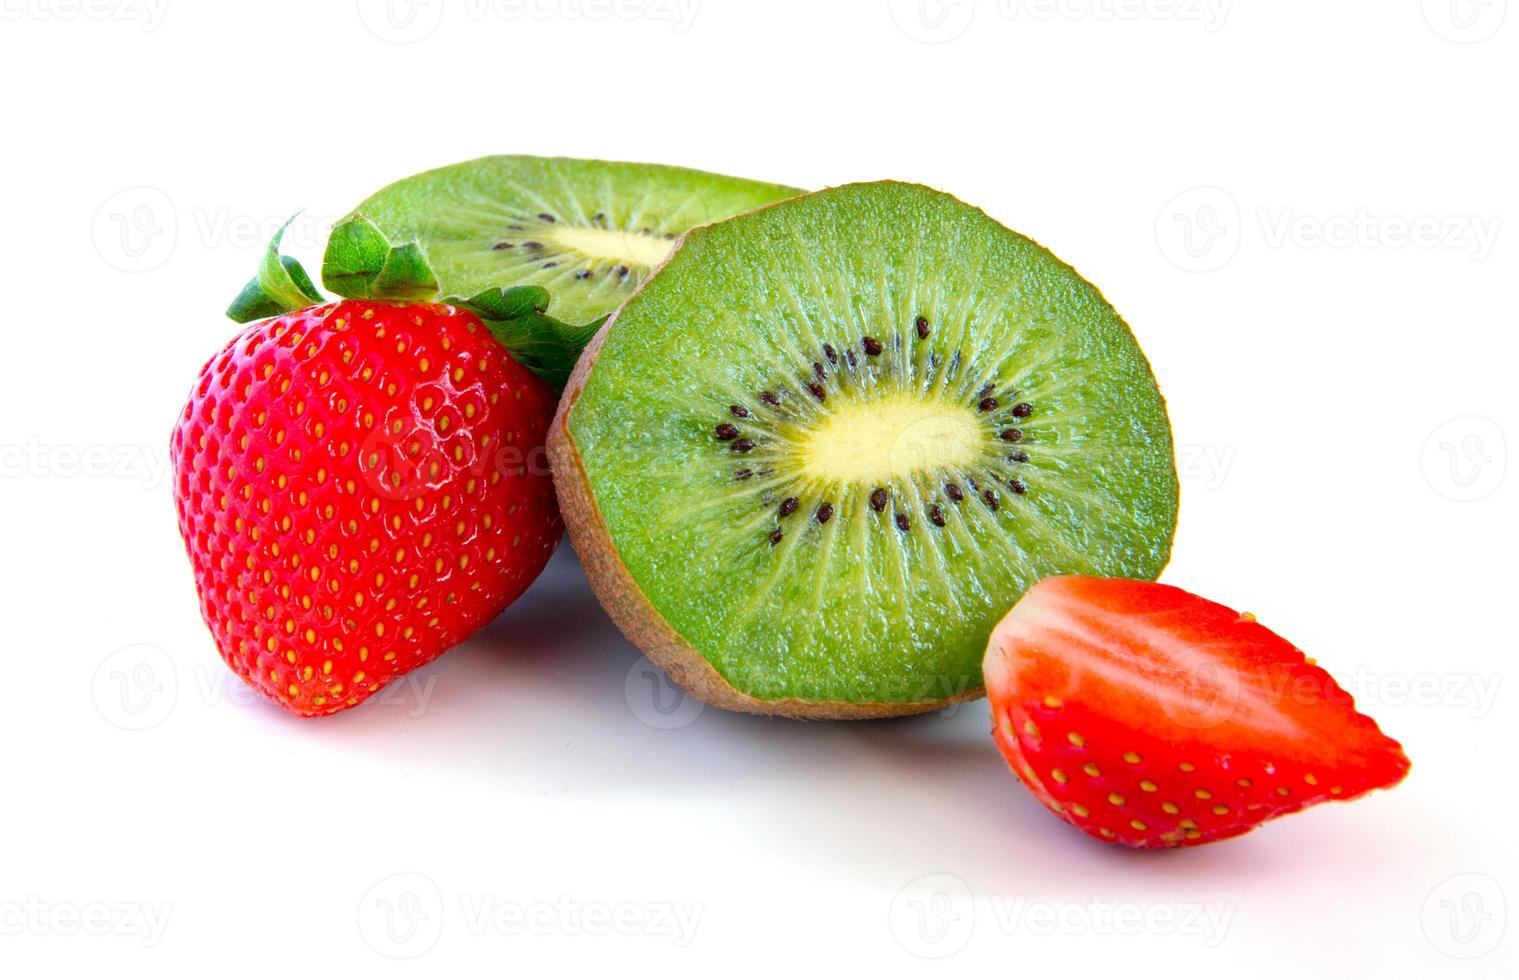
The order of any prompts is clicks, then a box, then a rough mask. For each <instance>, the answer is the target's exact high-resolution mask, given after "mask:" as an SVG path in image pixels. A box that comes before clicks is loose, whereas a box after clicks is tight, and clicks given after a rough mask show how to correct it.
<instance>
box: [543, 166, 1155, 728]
mask: <svg viewBox="0 0 1519 980" xmlns="http://www.w3.org/2000/svg"><path fill="white" fill-rule="evenodd" d="M549 453H550V458H551V461H552V463H553V467H554V474H555V481H556V486H557V488H558V492H559V498H560V505H561V508H562V510H563V512H564V516H565V522H566V525H567V527H568V528H569V531H570V536H571V541H572V542H573V544H574V546H575V549H576V551H577V552H578V553H579V555H580V556H581V559H582V562H583V564H584V565H585V567H586V571H587V574H588V577H589V578H590V580H591V584H592V586H593V588H594V589H595V590H596V592H597V595H598V596H599V597H600V598H601V600H602V602H603V604H604V605H605V606H606V607H607V609H608V610H609V612H610V613H611V615H612V617H613V619H614V620H615V621H616V622H617V624H618V625H619V627H621V628H622V630H623V631H624V632H625V633H626V634H627V635H628V637H629V638H630V639H631V640H632V641H633V642H634V643H635V644H637V645H638V646H640V647H641V648H642V649H643V650H644V651H645V652H646V653H647V654H648V655H649V656H650V658H651V659H653V660H654V661H655V662H657V663H659V664H660V665H661V666H662V667H664V669H665V670H666V671H667V672H668V673H669V674H670V675H671V677H672V679H673V680H674V681H675V682H676V683H678V684H680V685H681V686H683V687H684V688H686V689H687V690H688V691H690V692H691V693H693V694H695V695H696V696H698V697H700V698H702V699H703V700H705V701H708V702H709V703H712V704H715V705H718V706H721V707H725V708H733V709H738V710H744V711H752V712H757V713H769V714H781V715H792V716H797V717H809V718H863V717H882V716H887V715H898V714H910V713H915V712H920V711H926V710H931V709H933V708H936V707H939V706H942V705H944V704H948V703H951V702H954V701H958V700H964V699H967V698H973V697H978V696H980V695H981V694H982V693H983V692H984V688H983V684H982V678H981V671H980V654H981V652H982V650H983V649H984V646H985V642H986V637H987V635H988V633H989V631H990V630H991V628H992V626H993V625H994V624H995V623H996V621H997V619H998V618H999V617H1000V616H1001V615H1002V614H1003V613H1005V612H1006V610H1007V609H1008V608H1009V607H1010V606H1011V605H1012V604H1013V603H1014V602H1015V601H1016V600H1017V599H1018V598H1019V597H1020V596H1021V595H1022V594H1023V592H1024V591H1025V590H1027V589H1028V588H1029V587H1031V586H1032V585H1033V584H1034V583H1035V582H1037V581H1038V580H1039V579H1041V578H1043V577H1046V576H1049V575H1055V574H1064V573H1080V574H1087V575H1108V576H1122V577H1127V578H1141V579H1149V578H1154V577H1155V576H1156V575H1158V574H1159V573H1160V571H1161V569H1162V568H1163V567H1164V566H1165V564H1166V561H1167V560H1168V558H1169V555H1170V546H1171V539H1172V535H1173V533H1174V530H1175V522H1176V511H1177V480H1176V471H1175V465H1174V453H1173V448H1172V441H1171V431H1170V424H1169V421H1168V419H1167V416H1166V410H1165V404H1164V401H1163V400H1162V398H1161V396H1160V392H1159V390H1158V389H1157V387H1156V384H1155V381H1154V378H1153V376H1152V375H1151V372H1150V368H1149V364H1148V363H1147V361H1146V360H1145V358H1144V355H1143V354H1142V353H1141V352H1140V350H1139V347H1138V345H1137V344H1136V343H1135V341H1134V338H1133V335H1132V334H1131V333H1130V331H1129V329H1128V327H1127V326H1126V325H1125V324H1124V322H1123V320H1122V319H1120V318H1119V316H1118V314H1117V313H1116V312H1114V310H1113V308H1112V307H1111V306H1110V305H1109V304H1108V303H1107V302H1106V301H1105V300H1104V299H1103V297H1102V296H1101V294H1100V293H1099V292H1098V291H1097V290H1096V288H1094V287H1093V286H1091V285H1090V284H1089V283H1087V282H1086V281H1085V280H1083V279H1082V278H1081V277H1080V276H1078V275H1077V274H1076V272H1075V271H1074V270H1072V269H1071V268H1070V267H1069V266H1067V265H1065V264H1064V263H1062V262H1060V261H1059V260H1058V259H1056V258H1055V257H1054V256H1053V255H1051V254H1050V253H1049V252H1048V251H1046V250H1045V249H1043V248H1041V247H1040V246H1039V245H1037V244H1036V243H1034V242H1033V241H1031V240H1029V239H1027V238H1025V237H1023V236H1021V235H1018V234H1016V233H1014V232H1012V231H1009V230H1008V229H1006V228H1004V227H1002V226H1001V225H999V224H997V223H996V222H995V221H993V220H992V219H991V218H989V217H987V216H986V215H985V214H983V213H982V212H980V211H979V210H976V209H974V208H972V207H969V206H967V205H965V204H963V203H961V202H959V201H957V200H955V199H954V198H952V197H950V196H948V195H945V194H942V193H939V192H937V191H933V190H930V189H928V188H925V187H919V186H915V185H909V184H900V183H894V182H881V183H873V184H855V185H848V186H844V187H838V188H833V189H830V190H826V191H820V192H817V193H815V194H809V195H806V196H803V197H798V198H794V199H792V200H789V201H786V202H783V203H779V204H775V205H772V206H769V207H765V208H761V209H759V210H756V211H753V212H751V213H749V214H745V215H742V216H740V217H737V218H734V219H732V220H729V221H725V222H722V223H719V224H716V225H711V226H708V227H704V228H700V229H697V230H694V231H692V232H690V233H689V234H687V235H686V236H685V237H684V239H683V242H682V244H681V246H680V247H679V248H678V249H677V250H676V251H675V252H674V254H673V255H671V256H670V257H669V259H668V260H667V261H666V262H665V264H664V266H663V267H662V269H661V270H660V271H659V272H658V274H656V275H655V276H654V277H653V278H651V279H649V280H648V281H646V282H645V283H644V284H643V286H642V288H640V289H639V290H638V292H637V293H636V294H634V295H633V296H632V297H631V298H630V299H628V301H627V302H626V303H625V304H624V305H623V306H622V307H621V309H620V310H619V311H618V312H617V313H616V314H615V315H614V316H613V318H612V319H611V320H610V321H609V322H608V323H607V325H606V326H605V327H604V328H603V329H602V330H601V331H600V332H599V333H598V334H597V336H596V338H595V339H594V340H593V341H592V343H591V344H590V346H588V347H587V349H586V351H585V353H584V355H583V356H582V357H581V359H580V362H579V363H578V364H577V366H576V368H575V371H574V373H573V375H572V376H571V378H570V381H569V384H568V386H567V387H566V391H565V397H564V398H563V399H562V400H561V402H560V406H559V412H558V416H557V417H556V419H555V422H554V425H553V427H552V430H551V433H550V438H549Z"/></svg>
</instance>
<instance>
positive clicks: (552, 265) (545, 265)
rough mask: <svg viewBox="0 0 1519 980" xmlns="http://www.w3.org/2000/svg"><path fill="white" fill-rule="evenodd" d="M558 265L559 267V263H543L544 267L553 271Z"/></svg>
mask: <svg viewBox="0 0 1519 980" xmlns="http://www.w3.org/2000/svg"><path fill="white" fill-rule="evenodd" d="M558 265H559V263H558V262H545V263H543V267H544V268H545V269H553V268H556V267H557V266H558Z"/></svg>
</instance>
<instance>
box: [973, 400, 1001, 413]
mask: <svg viewBox="0 0 1519 980" xmlns="http://www.w3.org/2000/svg"><path fill="white" fill-rule="evenodd" d="M976 407H977V408H979V409H980V410H981V411H983V412H995V411H996V410H997V399H995V398H983V399H981V402H980V404H978V405H977V406H976Z"/></svg>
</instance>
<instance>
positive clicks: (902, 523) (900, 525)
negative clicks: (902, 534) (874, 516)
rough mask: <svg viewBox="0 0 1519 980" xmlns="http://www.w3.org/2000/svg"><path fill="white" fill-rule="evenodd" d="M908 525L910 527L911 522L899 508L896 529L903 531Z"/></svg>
mask: <svg viewBox="0 0 1519 980" xmlns="http://www.w3.org/2000/svg"><path fill="white" fill-rule="evenodd" d="M910 527H912V522H911V521H909V520H908V519H907V515H906V514H904V513H902V512H901V511H900V510H899V511H897V530H898V531H905V530H907V529H908V528H910Z"/></svg>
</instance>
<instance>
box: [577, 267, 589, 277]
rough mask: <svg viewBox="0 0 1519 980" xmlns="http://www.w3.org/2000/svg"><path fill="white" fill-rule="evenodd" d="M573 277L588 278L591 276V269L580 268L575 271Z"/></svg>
mask: <svg viewBox="0 0 1519 980" xmlns="http://www.w3.org/2000/svg"><path fill="white" fill-rule="evenodd" d="M575 278H576V279H589V278H591V270H590V269H581V270H580V271H579V272H577V273H575Z"/></svg>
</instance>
